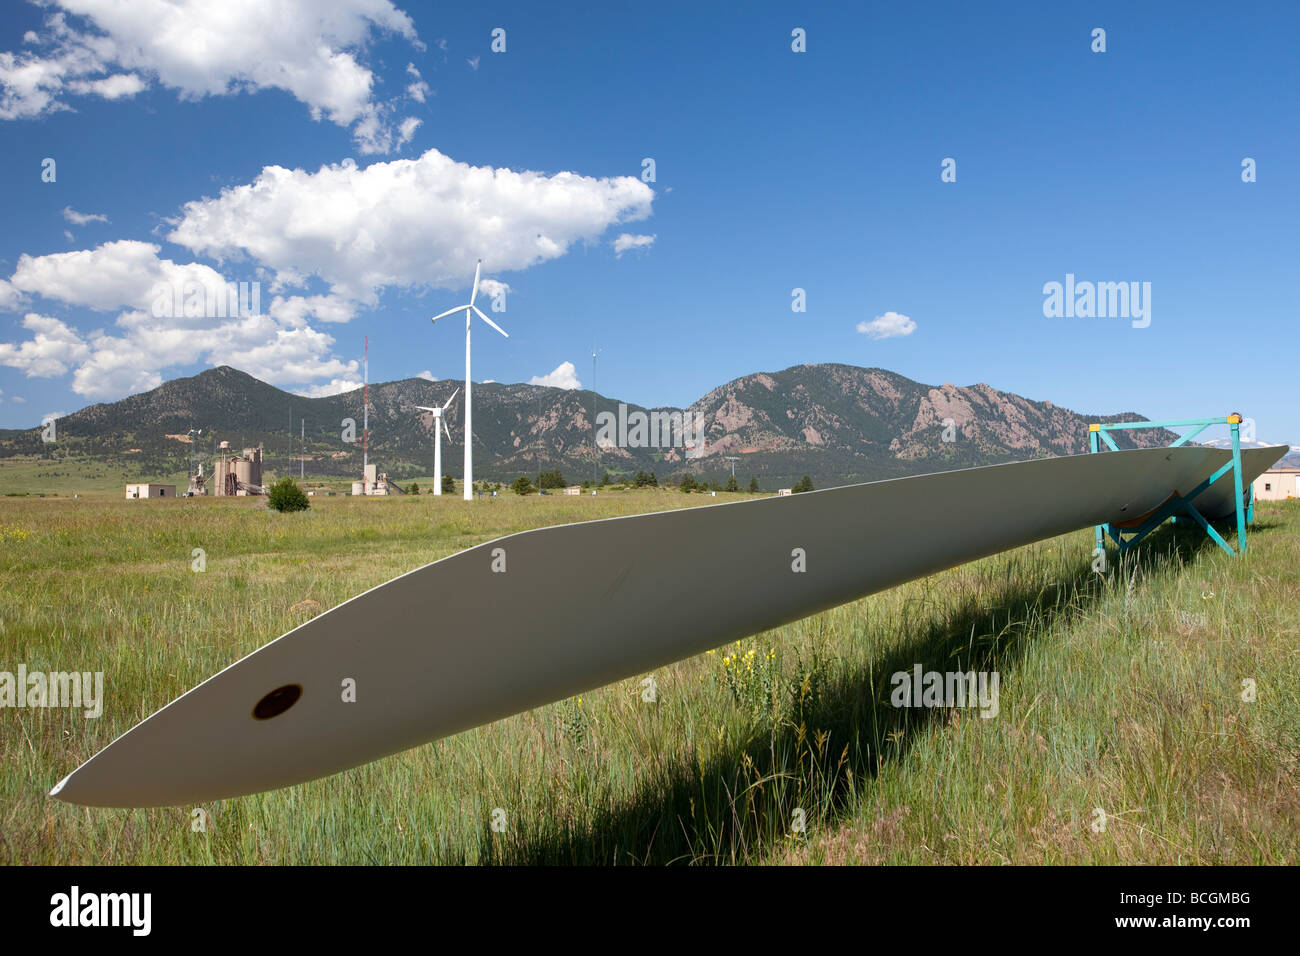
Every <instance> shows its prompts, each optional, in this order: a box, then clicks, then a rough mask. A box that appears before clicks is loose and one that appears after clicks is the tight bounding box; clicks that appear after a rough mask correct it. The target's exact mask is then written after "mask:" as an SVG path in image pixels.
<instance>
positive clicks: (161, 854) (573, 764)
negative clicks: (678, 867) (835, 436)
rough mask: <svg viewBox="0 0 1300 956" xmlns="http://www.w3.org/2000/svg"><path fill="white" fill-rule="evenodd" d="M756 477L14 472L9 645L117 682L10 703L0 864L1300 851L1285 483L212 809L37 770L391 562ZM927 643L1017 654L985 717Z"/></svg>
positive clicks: (955, 577)
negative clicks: (569, 490)
mask: <svg viewBox="0 0 1300 956" xmlns="http://www.w3.org/2000/svg"><path fill="white" fill-rule="evenodd" d="M421 484H423V482H421ZM743 497H745V496H743V495H737V496H727V495H722V494H720V495H719V496H718V497H717V498H704V497H702V496H697V495H680V494H677V493H676V492H670V491H643V492H622V493H619V492H611V493H607V494H602V495H600V496H598V497H597V498H595V499H592V498H590V497H581V498H566V497H560V496H551V497H547V498H537V497H530V498H527V499H519V498H517V497H515V496H513V495H507V496H504V497H502V498H500V499H498V500H496V501H479V502H475V503H473V504H472V505H469V504H466V503H465V502H462V501H460V500H459V499H455V498H446V497H444V498H440V499H439V498H434V497H431V496H420V497H418V498H411V497H407V498H397V499H369V500H353V499H349V498H328V499H321V498H317V499H313V507H312V510H311V511H309V512H306V513H303V514H296V515H277V514H274V513H271V512H268V511H267V510H266V509H265V507H264V506H263V504H262V502H261V501H260V500H257V499H233V500H232V499H192V500H178V501H134V502H128V501H120V500H116V499H115V498H112V497H109V496H108V495H105V496H103V497H92V498H82V499H76V500H74V499H70V498H45V499H38V498H9V497H0V580H3V589H2V591H0V670H8V671H15V670H16V669H17V666H18V665H19V664H20V663H22V664H25V665H26V666H27V668H28V669H29V670H47V671H54V670H74V669H75V670H79V671H84V670H90V671H103V672H104V674H105V696H106V703H105V709H104V715H103V717H101V718H99V719H94V720H87V719H84V717H83V716H82V715H81V714H80V713H79V712H71V711H68V710H64V709H44V710H41V709H4V710H0V728H3V732H2V734H0V755H2V757H3V762H2V764H0V767H2V769H0V863H6V864H11V863H109V862H114V863H117V862H123V863H372V862H380V863H382V862H401V863H427V862H433V863H462V862H464V863H484V862H501V863H534V862H552V863H569V862H573V863H605V864H610V863H617V864H635V863H652V864H661V863H668V862H694V863H733V862H743V863H844V862H848V863H989V864H993V863H1005V862H1012V863H1103V864H1104V863H1187V864H1209V863H1287V862H1295V860H1296V859H1297V849H1298V848H1300V823H1298V822H1297V820H1300V786H1298V779H1297V772H1298V769H1300V768H1298V766H1297V757H1298V756H1300V716H1298V715H1300V614H1298V613H1297V611H1298V609H1300V507H1297V504H1300V503H1294V502H1286V503H1278V504H1264V505H1260V506H1259V508H1258V514H1257V527H1256V528H1255V530H1254V531H1253V532H1252V536H1251V539H1250V548H1251V550H1250V552H1249V554H1248V556H1246V557H1245V558H1242V559H1233V558H1229V557H1227V556H1225V555H1223V554H1222V553H1221V552H1219V551H1218V550H1217V549H1216V548H1213V546H1210V545H1207V544H1206V543H1205V542H1204V537H1203V536H1202V535H1201V534H1200V532H1199V531H1196V530H1195V529H1185V528H1181V527H1180V528H1177V529H1175V528H1174V527H1171V526H1167V527H1166V528H1165V529H1164V530H1163V531H1162V532H1161V533H1160V534H1158V535H1156V536H1154V537H1153V538H1151V539H1150V540H1149V542H1148V543H1147V544H1146V545H1145V546H1144V547H1142V548H1139V549H1136V552H1135V554H1134V555H1133V557H1132V559H1131V560H1130V561H1127V562H1126V563H1125V564H1124V565H1122V566H1119V567H1114V568H1112V570H1111V572H1110V573H1109V574H1108V575H1106V576H1104V577H1103V576H1100V575H1097V574H1095V573H1093V572H1092V571H1091V570H1090V561H1091V555H1090V552H1091V548H1092V539H1091V533H1090V532H1079V533H1077V534H1073V535H1069V536H1066V537H1063V538H1059V539H1055V540H1051V541H1046V542H1042V543H1040V544H1038V545H1034V546H1031V547H1028V548H1023V549H1020V550H1018V551H1015V552H1010V553H1008V554H1004V555H1000V556H997V557H994V558H990V559H986V560H983V561H979V562H975V563H973V564H969V565H965V566H963V567H961V568H957V569H954V570H952V571H949V572H946V573H943V574H939V575H936V576H933V577H931V578H927V579H925V580H922V581H918V582H913V583H912V584H909V585H906V586H904V587H900V588H896V589H894V590H892V591H889V592H886V593H883V594H880V595H876V596H874V597H871V598H868V599H865V600H863V601H859V602H856V603H854V604H850V605H846V606H844V607H841V608H838V609H835V610H833V611H829V612H827V613H824V614H821V615H818V616H816V617H812V618H809V619H807V620H804V621H801V622H798V623H796V624H793V625H790V626H787V627H784V628H781V629H779V630H776V631H772V632H768V633H764V634H760V635H757V636H755V637H753V638H750V639H748V640H746V641H743V642H741V643H740V644H739V645H735V646H730V647H726V648H720V649H718V650H717V651H714V652H710V653H708V654H703V655H701V656H699V657H696V658H693V659H691V660H687V661H683V662H681V663H679V664H676V665H674V666H672V667H669V668H666V669H664V670H662V671H659V672H656V673H655V674H654V675H652V676H653V677H654V678H655V682H656V684H657V688H658V699H657V701H656V702H655V703H648V702H646V701H643V700H642V686H641V678H640V677H638V678H633V679H629V680H626V681H623V682H621V683H618V684H614V685H610V686H608V687H605V688H602V689H599V690H596V691H593V692H591V693H588V694H584V695H582V697H581V698H575V699H573V700H568V701H562V702H560V703H557V704H554V705H551V706H548V707H544V708H540V709H538V710H535V711H532V712H529V713H526V714H521V715H518V716H515V717H512V718H510V719H508V720H504V721H500V722H497V723H495V724H492V725H489V726H486V727H481V728H478V729H476V730H473V731H469V732H466V733H463V734H460V735H458V736H456V737H453V738H449V739H446V740H441V741H437V742H435V743H432V744H429V745H427V746H424V747H420V748H417V749H415V750H412V751H408V752H406V753H404V754H399V755H397V756H394V757H390V758H387V759H385V760H381V761H378V762H375V763H372V764H368V765H366V766H363V767H359V768H356V769H354V770H351V771H348V772H346V773H343V774H339V775H337V776H334V777H331V778H328V779H325V780H317V781H313V782H310V783H307V784H303V785H301V786H297V787H293V788H290V789H287V790H282V791H276V792H273V793H266V794H261V795H257V796H252V797H245V798H240V799H236V800H229V801H223V802H220V803H215V804H212V805H208V806H205V807H204V808H203V809H204V810H205V811H206V813H207V815H208V819H209V823H208V826H207V829H206V831H204V832H195V831H194V830H193V828H192V825H191V819H192V818H191V811H192V810H193V809H194V808H189V807H178V808H171V809H163V810H133V811H131V810H102V809H87V808H79V807H73V806H68V805H65V804H62V803H59V802H57V801H54V800H50V799H48V798H47V797H46V796H45V794H46V792H47V791H48V790H49V788H50V787H51V786H52V785H53V784H54V783H55V782H56V781H58V780H59V779H60V778H61V777H62V776H63V775H65V774H66V773H68V772H69V771H70V770H72V769H73V768H75V767H76V766H77V765H78V764H80V763H81V762H82V761H83V760H85V759H86V758H88V757H89V756H91V755H93V754H94V753H95V752H97V751H98V750H99V749H100V748H101V747H103V746H104V745H106V744H107V743H109V742H110V741H112V740H113V739H114V738H115V737H116V736H118V735H119V734H121V733H122V732H124V731H125V730H127V729H129V728H130V727H131V726H132V725H133V724H134V723H136V722H137V721H139V720H140V719H142V718H144V717H146V716H148V715H149V714H150V713H152V712H153V711H154V710H156V709H157V708H158V707H160V706H162V705H163V704H165V703H166V702H168V701H170V700H171V699H173V698H174V697H176V696H177V695H179V694H180V693H182V692H184V691H185V690H188V689H189V688H190V687H192V686H193V685H195V684H197V683H199V682H200V681H202V680H203V679H205V678H206V677H208V676H210V675H211V674H212V673H214V672H215V671H217V670H219V669H220V668H222V667H223V666H225V665H226V664H228V663H230V662H232V661H234V660H236V659H237V658H239V657H241V656H243V655H244V654H246V653H248V652H249V651H252V650H254V649H255V648H257V647H259V646H261V645H262V644H264V643H265V642H267V641H269V640H271V639H273V638H275V637H277V636H279V635H280V634H281V633H283V632H285V631H286V630H288V629H289V628H291V627H293V626H295V625H296V624H298V623H300V622H301V621H302V620H304V619H305V618H306V617H309V616H311V615H313V614H315V613H319V611H320V610H321V609H324V608H328V607H330V606H332V605H334V604H337V603H339V602H340V601H342V600H344V599H346V598H348V597H351V596H353V595H355V594H358V593H360V592H361V591H363V590H365V589H367V588H369V587H372V586H374V585H376V584H379V583H381V582H383V581H385V580H388V579H389V578H391V577H393V576H394V575H396V574H399V573H401V572H403V571H407V570H410V569H412V568H415V567H418V566H420V565H422V564H424V563H427V562H429V561H432V560H435V559H437V558H440V557H443V556H445V555H447V554H450V553H453V552H455V551H457V550H460V549H462V548H465V547H468V546H470V545H473V544H477V543H480V542H482V541H485V540H488V539H491V538H493V537H497V536H499V535H502V534H508V533H510V532H513V531H517V530H522V529H524V528H531V527H537V526H540V525H544V524H551V523H558V522H565V521H574V520H582V519H585V518H594V517H608V516H611V515H616V514H634V513H639V512H645V511H650V510H658V509H663V508H674V507H682V506H690V505H700V504H705V503H710V504H711V503H717V502H719V501H722V500H727V499H728V498H743ZM195 548H202V549H203V550H204V552H205V554H206V568H207V569H206V571H205V572H203V573H195V572H193V571H192V570H191V562H192V561H193V558H192V552H193V549H195ZM737 560H744V556H743V555H742V556H738V557H737ZM703 570H705V571H707V569H703ZM917 664H920V665H922V667H923V668H924V669H926V670H930V669H934V670H940V671H953V670H971V669H973V670H977V671H996V672H997V673H998V675H999V677H1000V695H999V712H998V714H997V716H996V717H993V718H990V719H983V718H981V717H980V716H979V713H978V712H977V711H975V710H970V709H909V708H895V707H893V706H892V705H891V703H890V693H891V690H892V687H891V682H890V676H891V675H892V674H893V673H895V672H898V671H909V672H910V671H911V670H912V669H913V667H914V665H917ZM1244 680H1249V681H1253V682H1254V687H1255V688H1256V693H1255V695H1254V696H1253V699H1251V700H1249V701H1248V700H1245V699H1243V681H1244ZM1244 696H1246V697H1251V695H1250V694H1245V695H1244ZM498 808H500V809H501V810H503V811H504V819H505V821H506V826H505V830H504V832H496V831H494V830H493V829H492V827H491V826H490V823H491V820H492V815H493V811H494V810H496V809H498ZM1101 814H1104V817H1103V816H1102V815H1101ZM499 818H500V817H499ZM799 821H803V823H804V826H803V827H802V828H800V827H798V826H797V823H798V822H799Z"/></svg>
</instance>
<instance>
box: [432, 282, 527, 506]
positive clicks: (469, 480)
mask: <svg viewBox="0 0 1300 956" xmlns="http://www.w3.org/2000/svg"><path fill="white" fill-rule="evenodd" d="M482 271H483V260H482V259H480V260H479V261H478V265H476V266H475V267H474V287H473V288H472V289H471V290H470V293H469V304H467V305H458V306H456V308H454V309H448V310H447V311H446V312H444V313H442V314H441V315H435V316H434V317H433V318H432V319H431V320H430V321H432V322H437V321H438V320H439V319H445V318H446V317H447V316H449V315H454V314H455V313H457V312H459V311H460V310H461V309H464V310H465V500H466V501H473V500H474V461H473V450H472V449H473V446H474V429H473V423H472V421H471V419H470V416H471V408H470V381H469V328H470V322H471V321H472V320H473V315H472V314H471V313H474V312H477V313H478V317H479V318H480V319H482V320H483V321H484V322H486V323H487V324H488V325H490V326H492V328H494V329H496V330H497V331H498V332H500V333H501V334H502V335H504V336H505V337H506V338H510V335H509V334H508V333H507V332H506V330H505V329H503V328H501V326H499V325H497V324H496V323H495V322H493V321H492V320H491V319H489V318H488V317H487V316H486V315H484V314H483V310H482V309H480V308H479V307H478V306H476V305H475V304H474V300H475V299H476V298H477V297H478V279H479V275H480V273H482Z"/></svg>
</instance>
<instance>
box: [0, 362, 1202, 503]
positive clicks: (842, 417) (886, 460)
mask: <svg viewBox="0 0 1300 956" xmlns="http://www.w3.org/2000/svg"><path fill="white" fill-rule="evenodd" d="M458 385H461V386H462V388H463V383H457V382H454V381H444V382H428V381H425V380H423V379H418V378H415V379H403V380H401V381H396V382H385V383H381V384H376V385H372V386H371V387H370V422H369V424H370V440H369V454H370V460H371V461H372V462H375V463H377V464H378V465H379V468H380V470H381V471H387V472H388V473H389V474H390V475H392V476H393V477H395V478H399V479H403V480H404V479H406V478H409V477H413V476H416V475H426V474H429V473H430V472H431V470H432V461H433V416H432V415H430V414H429V413H428V412H421V411H418V410H416V409H415V408H414V406H416V405H429V406H431V405H435V404H441V403H443V402H445V401H446V400H447V398H448V396H449V395H450V394H451V392H452V391H453V390H454V389H455V388H456V387H457V386H458ZM361 406H362V397H361V390H360V389H358V390H356V391H353V392H347V393H345V394H342V395H334V396H329V397H326V398H303V397H302V396H298V395H294V394H291V393H289V392H285V391H282V390H281V389H278V388H276V387H274V386H272V385H268V384H266V383H265V382H261V381H258V380H257V379H255V378H253V377H251V376H249V375H246V374H245V373H243V372H240V371H238V370H236V369H233V368H230V367H228V366H223V367H221V368H215V369H209V370H208V371H205V372H202V373H201V374H199V375H195V376H193V377H190V378H182V379H176V380H173V381H171V382H167V383H166V384H164V385H161V386H160V387H158V388H156V389H154V390H152V391H150V392H145V393H142V394H139V395H132V396H130V397H128V398H124V399H122V400H121V401H117V402H111V403H107V404H99V405H92V406H89V407H88V408H84V409H82V410H81V411H78V412H75V413H73V414H71V415H68V416H66V417H65V418H62V419H59V421H58V423H57V431H56V437H57V441H56V442H54V443H53V444H46V443H43V442H42V441H41V431H40V429H27V430H13V431H0V457H6V456H12V455H40V456H42V457H45V458H50V457H53V458H56V459H58V458H89V459H94V460H100V461H109V462H116V463H120V464H123V465H125V466H127V467H133V468H137V469H138V470H139V471H140V473H141V475H142V476H145V475H148V474H152V473H157V474H163V473H170V472H175V471H183V470H184V468H185V467H186V461H187V459H188V456H189V455H190V453H191V451H197V452H198V453H200V455H201V456H202V457H207V456H208V455H210V454H211V453H212V451H213V449H215V446H216V442H218V441H221V440H226V441H229V442H230V443H231V445H232V446H233V447H235V448H237V449H238V448H243V447H246V446H250V445H257V444H261V445H263V446H264V449H265V450H264V454H265V459H266V467H267V471H268V472H271V473H281V474H283V473H285V472H289V471H291V472H292V473H294V474H297V472H298V470H299V457H300V455H301V454H302V451H301V445H300V441H299V432H300V422H301V421H303V420H305V422H306V441H305V446H306V458H307V460H306V469H305V470H306V472H307V473H308V475H314V476H321V475H330V476H339V477H342V476H345V475H346V476H351V475H357V476H359V475H360V472H361V457H362V447H361V446H362V407H361ZM620 406H621V408H620ZM463 416H464V394H463V391H462V394H460V395H458V396H457V398H456V400H455V401H454V402H453V404H452V405H451V407H450V408H449V409H448V411H447V423H448V425H449V427H450V429H451V434H452V440H451V441H448V440H447V438H446V436H445V435H444V436H443V448H442V453H443V470H444V472H445V473H448V474H451V475H453V476H454V477H458V476H459V474H460V471H461V455H462V445H461V441H462V440H463V439H462V425H463ZM349 420H350V421H349ZM1144 420H1145V419H1143V418H1141V417H1140V416H1138V415H1136V414H1134V413H1132V412H1126V413H1123V414H1119V415H1100V416H1099V415H1084V414H1080V413H1077V412H1073V411H1070V410H1069V409H1065V408H1060V407H1058V406H1056V405H1053V404H1052V403H1051V402H1047V401H1043V402H1038V401H1033V400H1030V399H1027V398H1024V397H1022V396H1019V395H1015V394H1012V393H1010V392H1001V391H998V390H997V389H995V388H992V387H991V386H989V385H985V384H982V383H981V384H977V385H972V386H964V387H958V386H955V385H952V384H945V385H941V386H931V385H923V384H921V383H918V382H914V381H912V380H911V379H908V378H905V377H903V376H902V375H897V374H895V373H893V372H889V371H886V370H884V369H873V368H858V367H855V366H851V365H798V366H794V367H792V368H788V369H786V370H784V371H781V372H771V373H767V372H762V373H757V374H754V375H747V376H745V377H743V378H738V379H736V380H734V381H731V382H728V383H727V384H725V385H722V386H720V387H718V388H716V389H714V390H713V391H711V392H709V393H708V394H707V395H705V396H703V397H702V398H700V399H699V400H698V401H696V402H695V403H693V404H692V405H691V406H690V408H688V409H674V408H657V409H646V408H642V407H640V406H636V405H629V404H625V403H620V402H618V401H617V400H614V399H610V398H606V397H604V396H601V395H597V394H595V393H593V392H591V391H587V390H573V391H565V390H562V389H556V388H549V387H542V386H535V385H503V384H499V383H486V384H477V383H476V384H475V385H474V462H475V477H477V478H483V479H489V480H494V481H509V480H512V479H513V478H515V477H516V476H518V475H520V474H534V473H536V472H537V471H538V470H539V469H544V470H549V469H553V468H559V469H560V470H561V471H562V472H563V473H564V475H565V477H566V478H567V479H569V480H571V481H574V482H577V481H581V480H582V479H583V478H588V477H591V476H592V474H593V472H599V471H603V470H607V471H609V472H611V473H612V474H618V473H623V474H629V473H632V472H635V471H638V470H646V471H654V472H656V473H657V474H658V476H659V477H660V478H661V479H672V478H674V477H676V476H680V475H682V474H685V473H687V472H689V473H691V474H693V475H694V476H695V477H697V478H702V479H704V480H710V479H717V480H725V477H726V476H727V475H729V474H730V473H731V467H732V462H730V461H728V460H727V459H728V458H730V457H734V458H737V459H738V460H737V461H736V462H735V463H734V464H735V471H736V476H737V478H738V479H740V480H741V481H742V483H748V481H749V479H750V478H751V477H757V478H758V479H759V482H760V484H761V485H762V486H763V487H764V488H765V489H773V488H776V487H778V486H782V487H783V486H788V485H789V484H791V483H792V482H793V481H794V480H797V479H798V478H799V477H800V476H802V475H805V474H806V475H809V476H811V477H812V478H813V481H814V484H815V485H816V486H817V487H821V488H824V487H829V486H832V485H837V484H847V483H852V482H858V481H870V480H873V479H878V478H888V477H897V476H901V475H908V474H920V473H924V472H930V471H943V470H947V469H951V468H963V467H970V466H974V465H984V464H994V463H997V462H1003V461H1017V460H1023V459H1026V458H1037V457H1047V456H1054V455H1073V454H1081V453H1083V452H1085V451H1087V448H1088V423H1089V422H1092V421H1102V422H1111V421H1144ZM697 426H698V427H699V428H700V429H701V430H702V435H703V447H702V450H700V451H699V454H698V455H697V454H696V450H697V449H699V447H700V446H699V444H698V443H693V441H692V440H693V439H694V438H695V434H694V432H695V428H696V427H697ZM190 428H201V429H203V434H202V436H201V437H200V438H199V439H198V441H197V443H196V446H195V447H194V448H192V447H191V445H190V443H189V441H188V439H187V438H186V437H185V436H186V433H187V432H188V431H189V429H190ZM353 436H355V441H349V440H348V438H350V437H353ZM1120 437H1122V439H1123V441H1122V442H1121V444H1122V445H1123V446H1125V447H1150V446H1154V445H1162V444H1168V443H1169V442H1170V441H1173V440H1174V438H1175V437H1176V436H1174V435H1172V434H1171V433H1169V432H1166V431H1163V430H1160V429H1134V430H1132V431H1125V432H1122V433H1120ZM597 446H599V450H598V454H597V455H594V454H593V451H594V450H595V449H596V448H597Z"/></svg>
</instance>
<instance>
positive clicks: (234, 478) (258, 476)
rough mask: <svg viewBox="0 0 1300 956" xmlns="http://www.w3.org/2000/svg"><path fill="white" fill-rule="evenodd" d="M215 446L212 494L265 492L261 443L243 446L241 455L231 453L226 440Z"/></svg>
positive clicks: (262, 493)
mask: <svg viewBox="0 0 1300 956" xmlns="http://www.w3.org/2000/svg"><path fill="white" fill-rule="evenodd" d="M217 447H218V451H217V458H216V460H215V461H214V462H213V463H212V493H213V494H215V495H223V496H232V495H238V496H240V497H244V496H247V495H264V494H266V489H264V488H263V487H262V446H261V445H258V446H257V447H256V448H245V449H244V452H243V454H241V455H235V454H232V453H231V450H230V442H228V441H223V442H222V443H221V444H220V445H219V446H217Z"/></svg>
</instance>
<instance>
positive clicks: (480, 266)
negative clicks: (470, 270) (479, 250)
mask: <svg viewBox="0 0 1300 956" xmlns="http://www.w3.org/2000/svg"><path fill="white" fill-rule="evenodd" d="M482 272H483V260H482V259H480V260H479V261H478V265H476V266H475V267H474V288H472V289H470V290H469V304H470V305H473V304H474V300H475V299H476V298H477V297H478V277H479V275H480V274H481V273H482Z"/></svg>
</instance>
